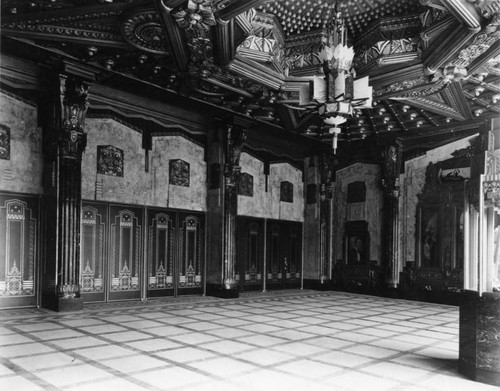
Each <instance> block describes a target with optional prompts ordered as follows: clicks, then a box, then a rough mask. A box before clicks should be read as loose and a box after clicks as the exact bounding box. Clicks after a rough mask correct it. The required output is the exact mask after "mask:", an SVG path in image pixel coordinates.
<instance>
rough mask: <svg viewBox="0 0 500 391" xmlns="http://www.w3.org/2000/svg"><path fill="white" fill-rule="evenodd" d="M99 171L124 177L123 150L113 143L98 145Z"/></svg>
mask: <svg viewBox="0 0 500 391" xmlns="http://www.w3.org/2000/svg"><path fill="white" fill-rule="evenodd" d="M97 173H98V174H104V175H111V176H119V177H123V150H121V149H120V148H116V147H113V146H112V145H98V146H97Z"/></svg>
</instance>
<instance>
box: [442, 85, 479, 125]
mask: <svg viewBox="0 0 500 391" xmlns="http://www.w3.org/2000/svg"><path fill="white" fill-rule="evenodd" d="M441 96H442V97H443V98H444V100H445V102H446V103H448V104H449V105H450V106H451V107H453V108H455V110H457V111H458V112H459V113H460V114H462V116H464V117H465V118H467V119H472V118H474V115H473V114H472V111H471V109H470V105H469V102H468V101H467V99H466V97H465V95H464V91H463V88H462V84H461V83H460V82H457V81H455V82H451V83H450V84H448V86H447V87H446V88H445V89H444V90H443V91H442V92H441Z"/></svg>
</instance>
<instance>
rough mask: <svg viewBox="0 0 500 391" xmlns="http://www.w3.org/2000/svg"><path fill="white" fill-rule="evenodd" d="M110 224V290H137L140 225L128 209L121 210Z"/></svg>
mask: <svg viewBox="0 0 500 391" xmlns="http://www.w3.org/2000/svg"><path fill="white" fill-rule="evenodd" d="M114 220H115V222H114V223H113V224H111V258H110V262H111V270H112V278H111V291H124V290H127V291H131V290H139V260H140V248H141V246H140V240H141V227H140V225H139V222H138V218H137V217H136V216H135V213H133V212H132V211H130V210H121V211H120V212H119V214H118V215H117V216H115V218H114Z"/></svg>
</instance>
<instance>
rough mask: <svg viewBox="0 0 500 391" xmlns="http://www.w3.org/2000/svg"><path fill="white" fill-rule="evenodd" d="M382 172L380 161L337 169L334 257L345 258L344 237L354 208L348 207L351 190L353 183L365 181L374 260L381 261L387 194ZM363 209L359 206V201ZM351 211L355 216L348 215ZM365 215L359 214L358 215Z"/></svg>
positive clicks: (367, 215)
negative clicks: (385, 195)
mask: <svg viewBox="0 0 500 391" xmlns="http://www.w3.org/2000/svg"><path fill="white" fill-rule="evenodd" d="M380 180H381V171H380V166H378V165H376V164H363V163H356V164H353V165H352V166H349V167H346V168H344V169H342V170H339V171H337V177H336V184H335V190H334V205H335V209H334V230H335V234H334V235H335V237H334V239H335V240H334V259H335V260H336V259H342V258H343V254H342V251H343V240H344V230H345V222H346V221H348V220H349V219H348V217H352V210H351V209H352V208H351V209H349V208H348V203H347V189H348V186H349V184H351V183H353V182H365V184H366V202H365V203H364V205H365V207H364V216H365V221H367V222H368V233H369V235H370V260H373V261H377V262H378V263H379V264H380V259H381V255H382V236H381V227H382V216H383V215H382V207H383V195H382V189H381V185H380ZM356 207H358V209H359V207H360V206H359V205H358V204H356ZM348 212H349V213H351V216H348ZM358 215H359V216H362V215H363V214H360V213H357V214H356V216H358Z"/></svg>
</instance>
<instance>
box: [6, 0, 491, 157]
mask: <svg viewBox="0 0 500 391" xmlns="http://www.w3.org/2000/svg"><path fill="white" fill-rule="evenodd" d="M1 11H2V19H1V35H2V39H3V40H4V43H5V42H6V43H7V45H3V46H4V48H6V49H5V50H7V51H8V54H9V55H11V56H14V57H15V56H16V54H17V53H16V49H15V47H16V44H15V42H18V43H19V44H21V43H22V44H23V45H31V46H32V47H36V48H38V49H42V50H45V51H47V52H48V53H51V56H49V57H50V58H51V59H53V58H55V57H60V58H63V57H64V58H67V59H71V60H74V61H78V62H80V63H81V64H84V65H86V66H89V67H91V68H92V69H93V71H94V72H95V73H96V74H97V75H98V76H97V79H98V80H100V81H101V82H103V83H105V82H106V81H108V80H112V79H113V77H114V76H113V75H120V80H126V79H127V78H130V79H131V80H132V79H133V80H134V82H135V83H136V82H139V83H140V82H142V83H144V84H145V85H154V86H157V87H159V88H162V89H165V90H168V91H171V92H174V93H175V94H178V95H181V96H183V97H187V98H189V99H195V100H196V102H206V104H207V105H215V106H217V107H218V108H219V109H223V110H228V111H230V112H235V113H239V115H241V116H243V117H245V118H249V119H252V118H253V119H254V120H256V121H261V122H262V121H264V122H266V123H268V124H271V125H273V126H275V127H278V128H281V129H284V130H285V134H286V132H288V134H293V135H294V137H296V136H297V135H299V136H300V135H303V136H307V137H311V138H319V139H321V140H324V141H326V142H330V141H329V137H330V136H329V135H328V134H327V133H326V134H324V133H323V130H322V129H321V126H319V125H320V121H319V120H318V118H317V115H316V114H314V113H312V112H311V111H310V110H307V109H306V108H307V105H308V104H309V103H310V102H311V95H312V93H313V91H312V87H311V80H312V77H313V76H315V75H321V74H322V70H321V64H320V61H319V58H318V53H319V52H320V50H321V48H322V45H323V42H324V39H325V37H326V35H327V34H328V28H329V25H330V22H331V20H332V18H333V17H334V15H335V14H336V12H340V13H341V14H342V16H343V18H344V22H345V27H346V29H347V38H348V42H350V44H352V45H353V46H354V49H355V59H354V67H355V69H356V71H357V76H358V77H361V76H369V78H370V85H371V86H373V88H374V94H373V96H374V105H373V108H371V109H368V108H367V109H363V110H360V111H358V112H357V114H356V115H355V116H353V117H352V118H350V119H349V120H348V121H347V123H346V124H344V125H343V128H342V133H341V134H340V136H339V139H340V150H341V151H342V150H344V151H350V150H351V149H352V148H351V149H350V148H349V147H348V146H349V145H351V146H352V145H355V144H356V145H359V143H361V142H363V140H369V141H370V142H369V143H368V144H367V145H369V146H373V145H374V144H373V141H375V143H379V144H382V143H387V142H393V141H394V140H395V139H396V138H398V139H400V138H405V137H406V138H408V139H415V138H418V137H417V136H418V135H421V137H422V138H426V137H427V138H429V137H430V136H432V135H433V134H438V133H439V134H440V135H441V134H442V132H443V131H446V129H448V130H449V133H450V134H452V137H456V136H457V132H456V129H462V133H463V134H465V133H466V132H467V130H466V129H467V126H465V125H466V124H467V123H471V124H475V123H477V122H478V121H480V120H483V119H485V118H491V117H495V116H498V115H499V114H500V107H499V105H498V103H497V102H498V101H500V86H499V81H500V45H499V39H500V31H499V25H500V1H498V0H421V1H420V2H418V1H415V0H359V1H355V0H276V1H269V0H190V1H179V0H141V1H139V0H43V1H42V0H33V1H20V0H4V1H2V4H1ZM12 48H14V49H12ZM7 78H8V75H6V74H3V75H2V79H1V81H2V83H8V81H7ZM109 83H111V82H109ZM473 128H474V126H472V127H471V129H473ZM437 129H439V131H437ZM464 129H465V130H464ZM441 139H442V137H441V136H440V138H439V140H440V142H442V141H441ZM416 144H418V143H416ZM426 145H430V144H426ZM341 153H342V152H341Z"/></svg>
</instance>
